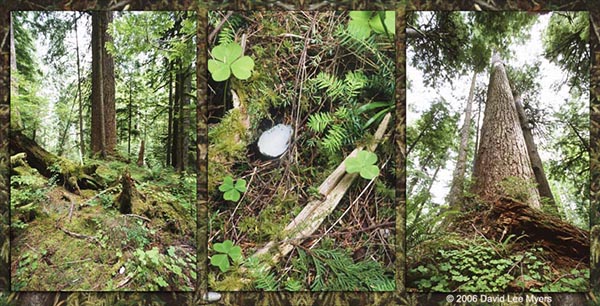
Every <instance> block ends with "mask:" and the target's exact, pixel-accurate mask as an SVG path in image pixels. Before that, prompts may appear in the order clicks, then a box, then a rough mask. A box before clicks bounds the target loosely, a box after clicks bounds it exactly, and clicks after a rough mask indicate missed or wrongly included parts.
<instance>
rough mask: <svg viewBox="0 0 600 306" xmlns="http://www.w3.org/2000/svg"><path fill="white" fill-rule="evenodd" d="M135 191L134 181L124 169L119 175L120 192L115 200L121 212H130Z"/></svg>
mask: <svg viewBox="0 0 600 306" xmlns="http://www.w3.org/2000/svg"><path fill="white" fill-rule="evenodd" d="M136 193H137V191H136V189H135V185H134V181H133V179H132V178H131V174H130V173H129V171H127V170H126V171H125V173H123V175H122V176H121V193H120V194H119V196H118V197H117V200H116V201H117V203H118V204H119V211H120V212H121V213H122V214H131V211H132V207H133V198H134V197H135V195H136Z"/></svg>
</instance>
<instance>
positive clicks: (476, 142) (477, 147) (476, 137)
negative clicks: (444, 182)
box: [472, 99, 481, 173]
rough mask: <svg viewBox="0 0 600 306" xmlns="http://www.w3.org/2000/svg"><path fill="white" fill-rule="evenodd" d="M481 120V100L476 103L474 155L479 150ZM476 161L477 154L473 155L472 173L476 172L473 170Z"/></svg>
mask: <svg viewBox="0 0 600 306" xmlns="http://www.w3.org/2000/svg"><path fill="white" fill-rule="evenodd" d="M480 119H481V99H479V100H478V103H477V122H476V123H475V153H477V151H478V150H479V122H480ZM476 161H477V154H473V162H472V163H473V173H475V171H477V168H475V162H476Z"/></svg>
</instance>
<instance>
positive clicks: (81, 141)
mask: <svg viewBox="0 0 600 306" xmlns="http://www.w3.org/2000/svg"><path fill="white" fill-rule="evenodd" d="M76 14H77V13H75V12H74V13H73V24H74V26H75V54H76V56H77V97H78V99H79V109H78V116H79V118H78V119H79V154H80V155H79V156H80V162H81V164H83V156H85V141H84V139H83V101H82V100H81V63H80V61H79V38H78V37H77V35H78V33H77V18H76Z"/></svg>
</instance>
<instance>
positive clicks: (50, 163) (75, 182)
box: [10, 131, 100, 192]
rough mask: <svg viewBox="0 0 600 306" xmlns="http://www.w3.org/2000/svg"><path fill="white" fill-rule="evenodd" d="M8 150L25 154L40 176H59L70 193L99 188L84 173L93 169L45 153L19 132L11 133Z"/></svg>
mask: <svg viewBox="0 0 600 306" xmlns="http://www.w3.org/2000/svg"><path fill="white" fill-rule="evenodd" d="M10 149H11V151H13V152H14V153H17V152H23V153H25V156H26V160H27V163H28V164H29V166H31V167H32V168H35V169H36V170H37V171H38V172H39V173H40V174H41V175H43V176H45V177H48V178H50V177H52V176H53V175H56V174H59V180H60V182H61V183H63V184H65V185H66V187H68V189H69V190H70V191H74V192H78V191H79V189H80V188H87V189H98V188H99V186H100V184H98V182H96V180H95V179H94V178H92V177H91V176H90V175H89V174H90V173H86V172H89V171H91V170H95V169H93V168H86V167H80V166H79V165H77V164H75V163H73V162H71V161H69V160H67V159H63V158H60V157H58V156H56V155H54V154H52V153H50V152H48V151H46V150H45V149H44V148H42V147H41V146H40V145H38V144H37V143H36V142H35V141H33V140H32V139H30V138H29V137H27V136H25V135H23V134H22V133H21V132H20V131H11V133H10Z"/></svg>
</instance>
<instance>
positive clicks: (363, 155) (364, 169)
mask: <svg viewBox="0 0 600 306" xmlns="http://www.w3.org/2000/svg"><path fill="white" fill-rule="evenodd" d="M376 162H377V155H376V154H375V153H373V152H369V151H359V152H358V154H356V156H355V157H350V158H348V159H346V161H345V162H344V165H345V166H346V172H348V173H356V172H359V173H360V176H361V177H363V178H365V179H367V180H370V179H373V178H375V177H376V176H378V175H379V168H378V167H377V165H375V163H376Z"/></svg>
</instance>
